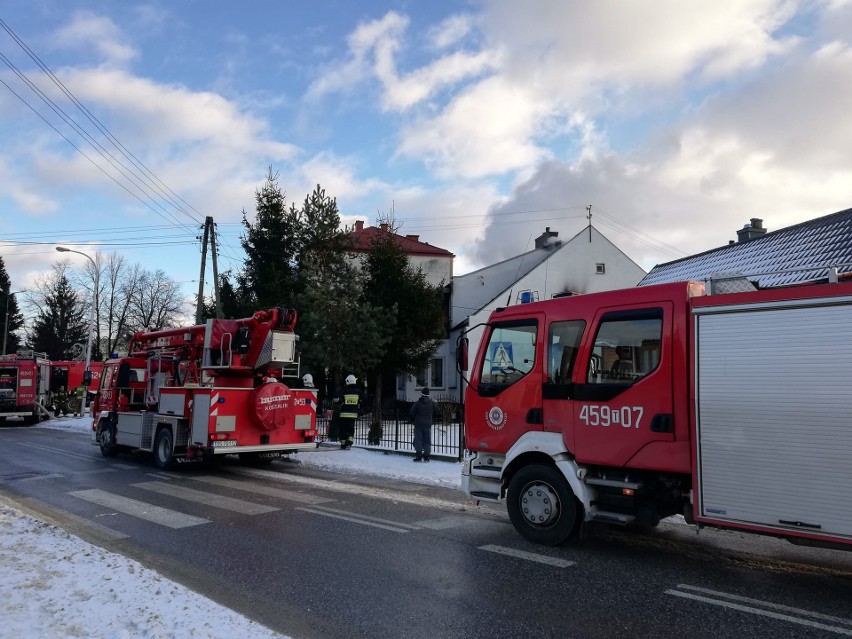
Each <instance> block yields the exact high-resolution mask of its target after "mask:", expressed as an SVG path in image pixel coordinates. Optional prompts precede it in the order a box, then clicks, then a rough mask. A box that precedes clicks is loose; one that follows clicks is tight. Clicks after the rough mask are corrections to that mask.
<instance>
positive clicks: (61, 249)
mask: <svg viewBox="0 0 852 639" xmlns="http://www.w3.org/2000/svg"><path fill="white" fill-rule="evenodd" d="M56 250H57V251H59V252H60V253H76V254H77V255H82V256H83V257H85V258H86V259H87V260H89V261H90V262H91V263H92V268H94V269H95V290H94V291H92V305H91V307H90V308H89V336H88V337H87V338H86V372H88V371H89V363H90V362H91V360H92V329H93V328H94V325H95V306H96V300H97V299H98V286H99V279H100V273H99V272H98V265H97V263H95V260H93V259H92V258H91V256H89V255H87V254H86V253H83V252H81V251H75V250H74V249H70V248H67V247H65V246H57V247H56ZM84 375H85V373H84ZM80 401H81V402H82V406H83V408H82V410H81V411H80V413H81V414H83V413H85V412H86V408H88V404H89V385H88V383H86V385H85V387H84V389H83V397H82V398H81V400H80Z"/></svg>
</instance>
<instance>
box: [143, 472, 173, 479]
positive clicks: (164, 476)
mask: <svg viewBox="0 0 852 639" xmlns="http://www.w3.org/2000/svg"><path fill="white" fill-rule="evenodd" d="M145 474H146V475H148V477H156V478H157V479H167V480H169V481H171V480H173V479H176V477H175V476H173V475H169V474H167V473H145Z"/></svg>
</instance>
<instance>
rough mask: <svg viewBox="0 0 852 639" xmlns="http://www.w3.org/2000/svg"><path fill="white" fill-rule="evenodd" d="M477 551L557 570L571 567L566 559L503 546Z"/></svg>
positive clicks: (481, 547)
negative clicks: (531, 562) (535, 563)
mask: <svg viewBox="0 0 852 639" xmlns="http://www.w3.org/2000/svg"><path fill="white" fill-rule="evenodd" d="M479 550H487V551H488V552H495V553H497V554H500V555H508V556H509V557H515V558H516V559H526V560H527V561H535V562H537V563H540V564H547V565H548V566H556V567H557V568H567V567H568V566H573V565H574V562H573V561H568V560H567V559H560V558H559V557H551V556H550V555H540V554H538V553H536V552H527V551H526V550H516V549H515V548H505V547H503V546H494V545H491V544H489V545H487V546H480V547H479Z"/></svg>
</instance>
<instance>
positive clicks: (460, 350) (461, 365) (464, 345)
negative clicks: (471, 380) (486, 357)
mask: <svg viewBox="0 0 852 639" xmlns="http://www.w3.org/2000/svg"><path fill="white" fill-rule="evenodd" d="M468 344H469V341H468V339H467V338H466V337H459V339H458V341H457V342H456V368H457V369H458V370H460V371H461V372H463V373H466V372H467V349H468Z"/></svg>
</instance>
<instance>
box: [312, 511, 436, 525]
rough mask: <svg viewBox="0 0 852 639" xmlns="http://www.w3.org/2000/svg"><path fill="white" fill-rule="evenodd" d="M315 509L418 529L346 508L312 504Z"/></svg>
mask: <svg viewBox="0 0 852 639" xmlns="http://www.w3.org/2000/svg"><path fill="white" fill-rule="evenodd" d="M314 508H315V509H316V510H322V511H323V512H327V513H338V514H340V515H349V516H350V517H357V518H359V519H365V520H367V521H374V522H377V523H380V524H388V525H389V526H397V527H400V528H408V529H409V530H418V529H419V528H420V526H415V525H412V524H403V523H401V522H398V521H392V520H390V519H381V518H379V517H370V516H369V515H362V514H360V513H353V512H350V511H348V510H338V509H337V508H328V507H327V506H314Z"/></svg>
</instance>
